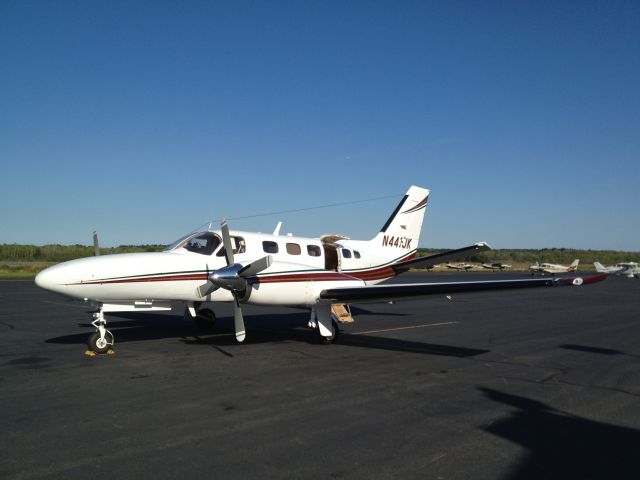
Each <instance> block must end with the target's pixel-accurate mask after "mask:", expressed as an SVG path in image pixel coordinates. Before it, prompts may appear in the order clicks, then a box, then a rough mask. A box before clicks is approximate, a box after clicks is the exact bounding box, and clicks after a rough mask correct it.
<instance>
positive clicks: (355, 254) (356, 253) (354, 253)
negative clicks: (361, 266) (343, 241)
mask: <svg viewBox="0 0 640 480" xmlns="http://www.w3.org/2000/svg"><path fill="white" fill-rule="evenodd" d="M353 256H354V257H356V258H360V252H359V251H358V250H354V251H353Z"/></svg>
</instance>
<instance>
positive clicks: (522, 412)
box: [478, 387, 640, 480]
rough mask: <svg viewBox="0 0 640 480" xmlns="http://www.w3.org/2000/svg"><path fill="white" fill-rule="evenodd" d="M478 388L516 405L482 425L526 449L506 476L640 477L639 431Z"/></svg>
mask: <svg viewBox="0 0 640 480" xmlns="http://www.w3.org/2000/svg"><path fill="white" fill-rule="evenodd" d="M478 389H479V390H480V391H481V392H482V393H484V395H485V396H486V397H487V398H488V399H490V400H492V401H495V402H499V403H502V404H504V405H508V406H510V407H515V408H516V411H515V412H514V413H512V414H511V415H510V416H508V417H507V418H504V419H502V420H499V421H497V422H494V423H492V424H491V425H490V426H488V427H486V428H484V429H485V430H486V431H487V432H490V433H492V434H494V435H497V436H499V437H502V438H505V439H507V440H509V441H511V442H514V443H516V444H518V445H521V446H522V447H524V448H526V449H527V451H528V452H527V454H526V455H525V457H524V459H523V460H522V461H520V462H518V465H517V466H516V467H515V469H514V470H513V471H511V472H509V473H508V474H507V475H506V478H509V479H513V480H521V479H540V478H544V479H556V478H557V479H563V480H566V479H568V478H580V479H585V478H594V479H595V478H615V479H616V480H618V479H627V478H629V479H631V478H633V479H636V478H638V471H639V468H640V456H639V455H638V446H639V445H640V430H636V429H633V428H628V427H619V426H616V425H609V424H606V423H601V422H596V421H593V420H589V419H586V418H582V417H578V416H575V415H572V414H569V413H566V412H562V411H558V410H555V409H554V408H552V407H550V406H549V405H547V404H545V403H542V402H539V401H536V400H531V399H528V398H525V397H520V396H517V395H511V394H507V393H503V392H499V391H497V390H493V389H489V388H483V387H479V388H478Z"/></svg>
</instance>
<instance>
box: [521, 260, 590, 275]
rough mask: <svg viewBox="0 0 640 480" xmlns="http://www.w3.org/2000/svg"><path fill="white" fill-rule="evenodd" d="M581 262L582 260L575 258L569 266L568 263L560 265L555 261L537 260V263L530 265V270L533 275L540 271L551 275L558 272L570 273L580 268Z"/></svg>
mask: <svg viewBox="0 0 640 480" xmlns="http://www.w3.org/2000/svg"><path fill="white" fill-rule="evenodd" d="M579 263H580V260H578V259H575V260H574V261H573V262H571V265H569V266H568V267H567V266H566V265H558V264H555V263H541V264H539V263H538V262H536V263H535V265H531V266H530V267H529V271H530V272H531V275H535V274H536V273H540V274H542V275H544V274H545V273H548V274H550V275H555V274H556V273H570V272H575V271H576V270H578V264H579Z"/></svg>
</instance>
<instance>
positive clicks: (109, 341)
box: [87, 330, 113, 353]
mask: <svg viewBox="0 0 640 480" xmlns="http://www.w3.org/2000/svg"><path fill="white" fill-rule="evenodd" d="M111 345H113V333H111V332H110V331H109V330H107V331H106V332H104V338H103V339H102V338H100V332H93V333H92V334H91V335H90V336H89V340H87V347H88V348H89V350H91V351H92V352H96V353H107V352H108V351H109V349H110V348H111Z"/></svg>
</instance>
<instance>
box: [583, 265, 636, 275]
mask: <svg viewBox="0 0 640 480" xmlns="http://www.w3.org/2000/svg"><path fill="white" fill-rule="evenodd" d="M593 266H594V267H596V271H598V272H601V273H608V274H613V275H624V276H625V277H629V278H634V277H635V278H640V264H638V263H637V262H621V263H617V264H616V265H613V266H611V267H605V266H604V265H602V264H601V263H600V262H594V263H593Z"/></svg>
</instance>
